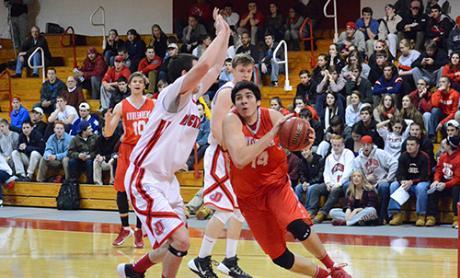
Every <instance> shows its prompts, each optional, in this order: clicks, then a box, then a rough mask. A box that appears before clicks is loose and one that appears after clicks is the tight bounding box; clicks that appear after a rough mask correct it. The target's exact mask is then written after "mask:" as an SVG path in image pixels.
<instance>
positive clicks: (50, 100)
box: [38, 68, 65, 115]
mask: <svg viewBox="0 0 460 278" xmlns="http://www.w3.org/2000/svg"><path fill="white" fill-rule="evenodd" d="M46 77H47V78H48V80H46V81H45V82H44V83H43V84H42V87H41V89H40V103H39V104H38V105H39V106H40V107H41V108H42V109H43V111H44V113H45V114H46V115H49V114H51V113H52V112H53V111H54V110H55V109H56V98H57V96H58V95H59V93H60V92H61V91H62V90H64V89H65V84H64V82H62V81H61V80H60V79H59V78H57V76H56V69H55V68H48V70H47V71H46Z"/></svg>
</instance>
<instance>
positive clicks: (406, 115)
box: [399, 95, 424, 125]
mask: <svg viewBox="0 0 460 278" xmlns="http://www.w3.org/2000/svg"><path fill="white" fill-rule="evenodd" d="M399 115H400V116H401V117H402V118H403V119H404V120H411V121H413V122H416V123H418V124H420V125H423V124H424V121H423V116H422V114H420V112H418V110H417V108H416V107H415V106H414V104H413V103H412V101H411V98H410V97H409V96H408V95H405V96H403V98H402V103H401V110H400V111H399Z"/></svg>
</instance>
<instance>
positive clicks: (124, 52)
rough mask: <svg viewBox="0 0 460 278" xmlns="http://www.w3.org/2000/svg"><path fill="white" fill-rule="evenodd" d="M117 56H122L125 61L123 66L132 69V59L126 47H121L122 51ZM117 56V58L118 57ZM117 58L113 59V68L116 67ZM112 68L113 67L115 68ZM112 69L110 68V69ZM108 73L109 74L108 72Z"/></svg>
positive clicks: (119, 50)
mask: <svg viewBox="0 0 460 278" xmlns="http://www.w3.org/2000/svg"><path fill="white" fill-rule="evenodd" d="M117 56H121V57H122V58H123V59H122V61H123V64H124V65H125V66H126V67H128V68H131V64H132V63H131V57H130V56H129V54H128V50H127V49H126V47H125V46H123V47H121V48H120V49H118V55H117ZM117 56H115V58H116V57H117ZM115 58H114V59H113V61H114V62H113V66H115ZM113 66H112V67H113ZM109 69H110V68H109ZM106 73H107V72H106Z"/></svg>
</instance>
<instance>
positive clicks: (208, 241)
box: [198, 235, 217, 258]
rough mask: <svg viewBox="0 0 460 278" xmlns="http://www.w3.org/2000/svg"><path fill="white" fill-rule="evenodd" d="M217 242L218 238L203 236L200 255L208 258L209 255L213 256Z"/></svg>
mask: <svg viewBox="0 0 460 278" xmlns="http://www.w3.org/2000/svg"><path fill="white" fill-rule="evenodd" d="M216 242H217V239H215V238H212V237H208V236H207V235H205V236H204V237H203V241H202V242H201V247H200V253H199V254H198V257H199V258H206V257H207V256H211V253H212V249H213V248H214V245H215V244H216Z"/></svg>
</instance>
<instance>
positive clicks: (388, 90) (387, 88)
mask: <svg viewBox="0 0 460 278" xmlns="http://www.w3.org/2000/svg"><path fill="white" fill-rule="evenodd" d="M373 92H374V99H378V98H379V97H381V96H382V95H384V94H389V95H391V96H392V97H393V98H394V99H395V102H396V105H400V103H401V97H402V96H401V95H402V94H404V84H403V79H402V78H401V77H399V75H398V71H397V70H396V67H395V66H394V65H393V64H385V65H384V66H383V75H382V76H381V77H380V78H379V79H378V80H377V81H376V82H375V84H374V90H373ZM374 103H376V101H374Z"/></svg>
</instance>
